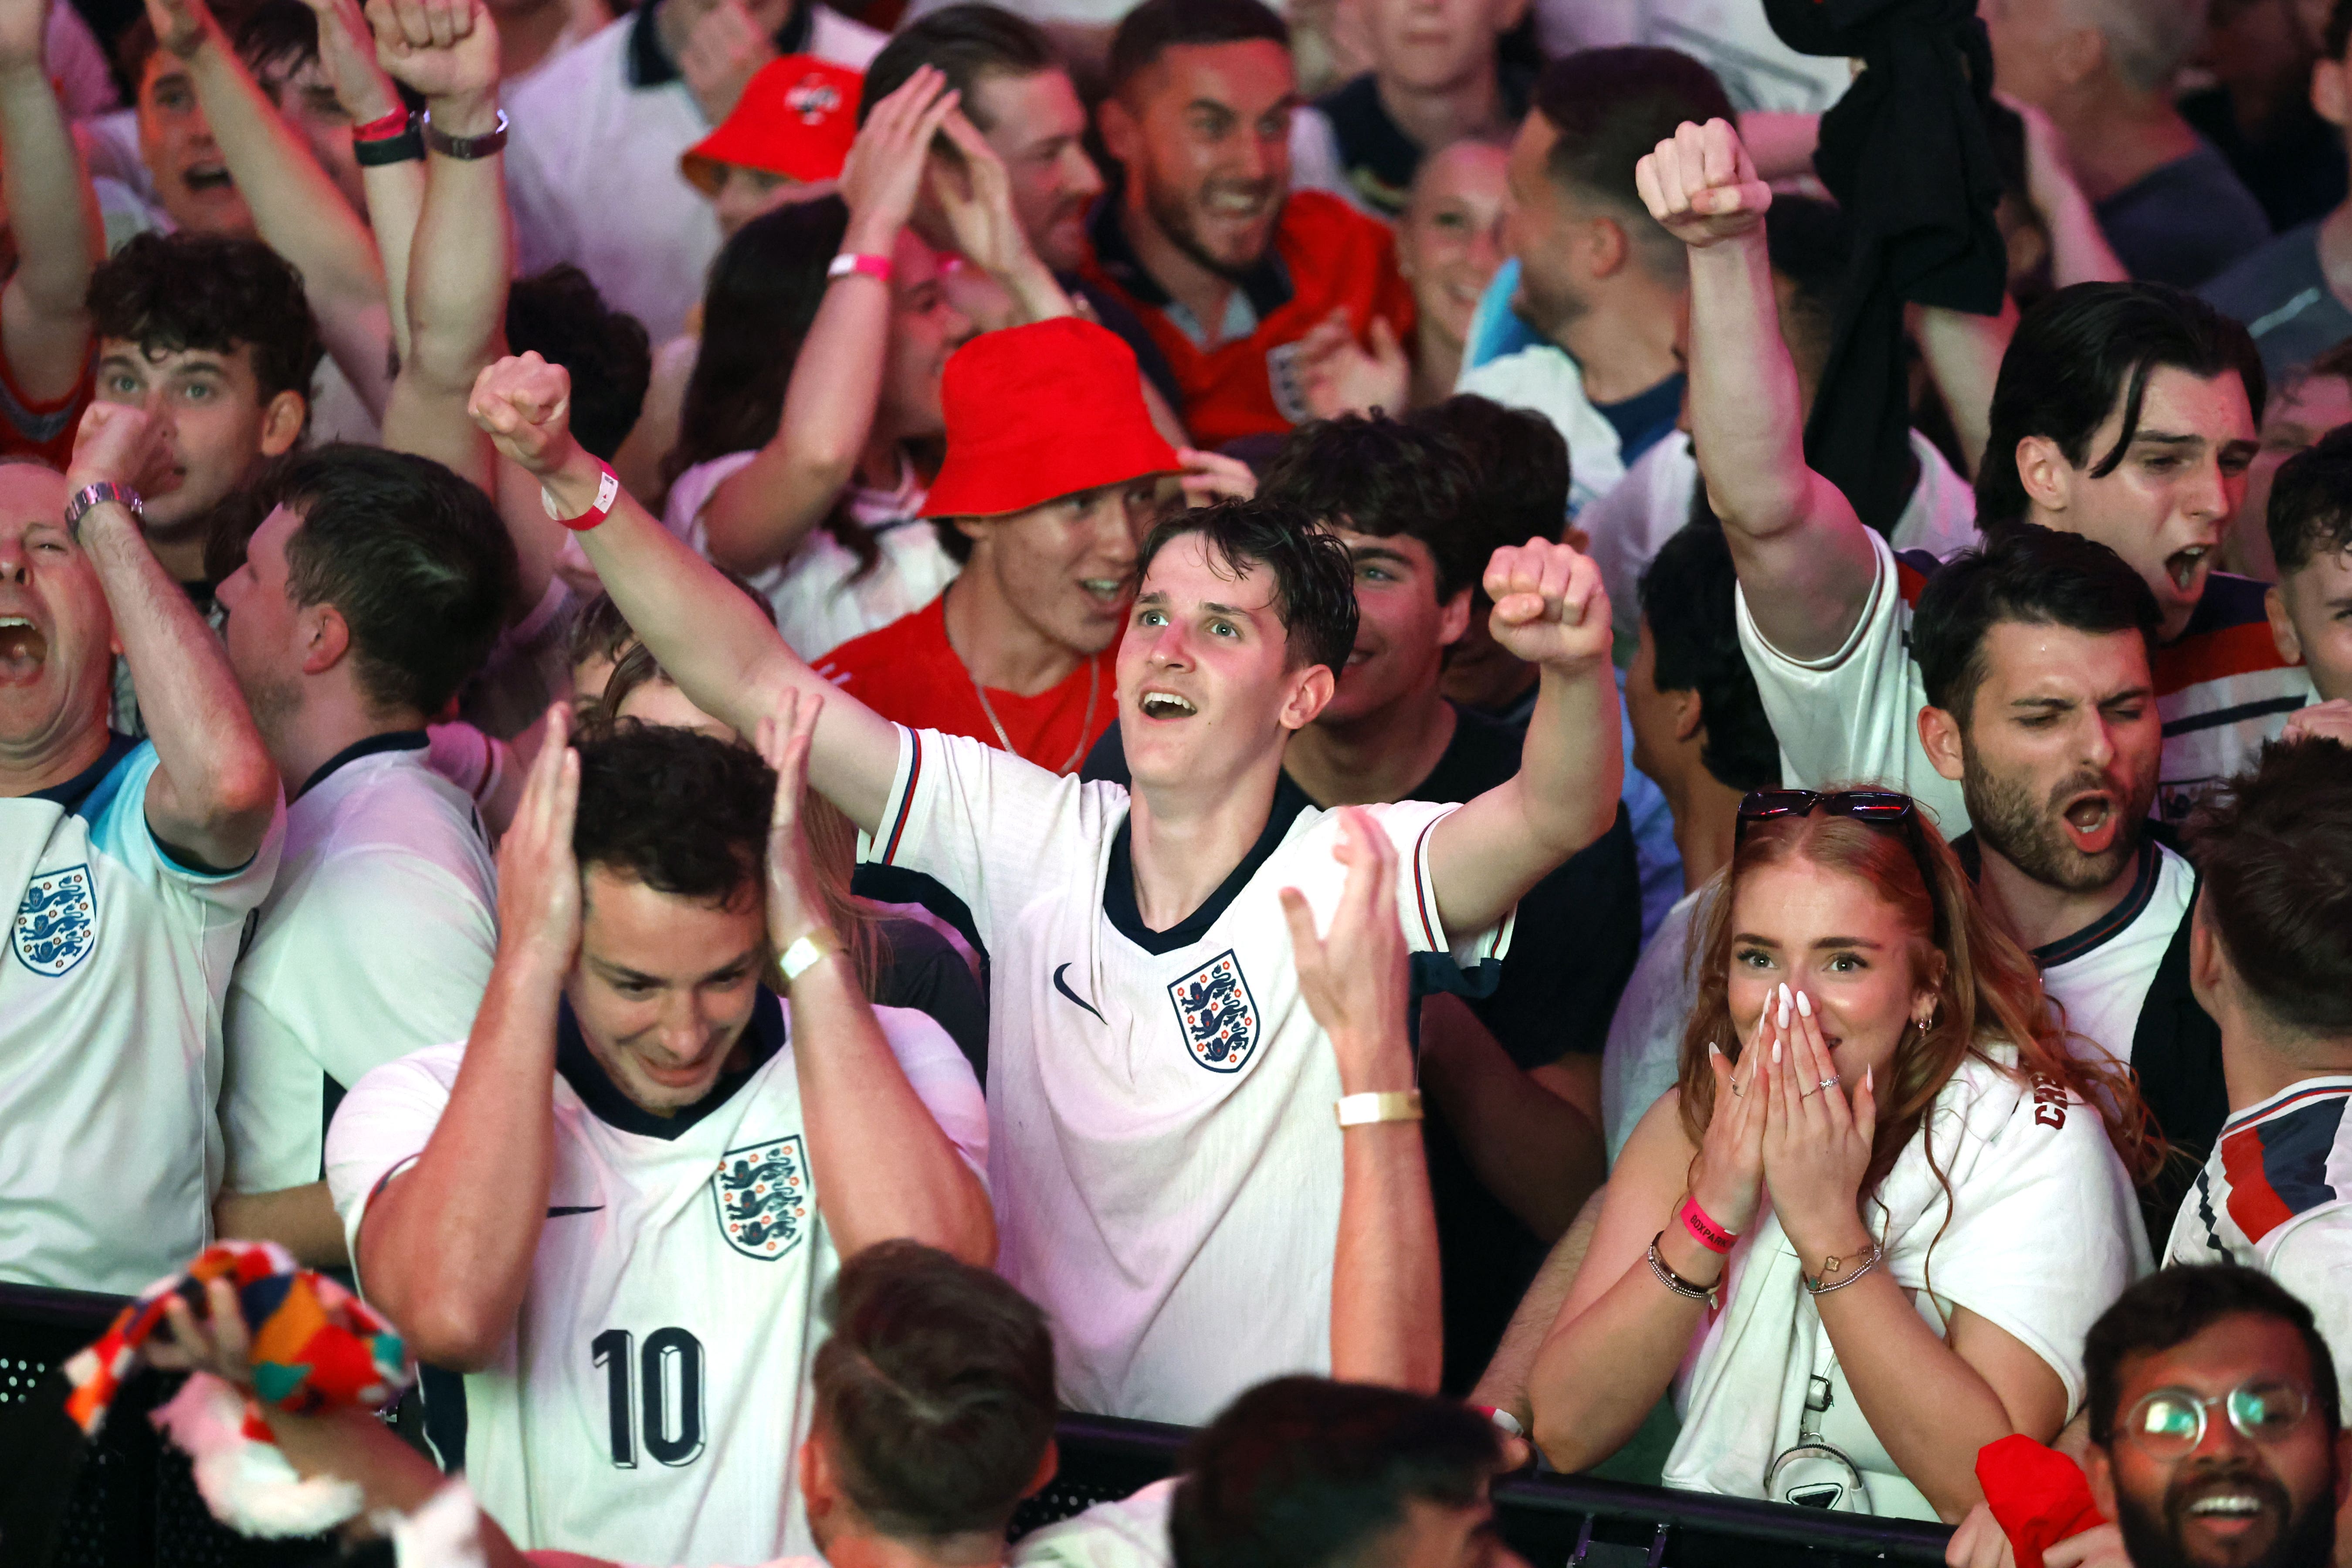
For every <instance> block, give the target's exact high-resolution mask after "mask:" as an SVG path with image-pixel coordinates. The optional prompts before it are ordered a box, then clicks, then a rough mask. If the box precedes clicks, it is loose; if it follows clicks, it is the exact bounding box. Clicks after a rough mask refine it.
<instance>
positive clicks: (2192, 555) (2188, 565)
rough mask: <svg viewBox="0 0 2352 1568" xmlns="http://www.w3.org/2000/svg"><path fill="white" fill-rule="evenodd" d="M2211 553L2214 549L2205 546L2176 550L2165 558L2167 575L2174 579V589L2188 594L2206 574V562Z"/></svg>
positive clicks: (2193, 545) (2197, 545) (2194, 545)
mask: <svg viewBox="0 0 2352 1568" xmlns="http://www.w3.org/2000/svg"><path fill="white" fill-rule="evenodd" d="M2211 553H2212V548H2211V547H2210V545H2204V544H2192V545H2190V546H2189V548H2188V549H2186V550H2176V551H2174V552H2172V553H2171V554H2169V555H2168V556H2166V557H2165V558H2164V571H2165V574H2166V575H2167V576H2168V577H2170V578H2171V579H2172V585H2173V586H2174V587H2176V588H2178V589H2179V590H2180V591H2181V592H2182V593H2184V594H2186V593H2188V592H2189V589H2190V587H2191V586H2192V585H2194V584H2196V583H2197V581H2198V580H2199V579H2200V578H2201V577H2202V576H2203V575H2204V574H2205V563H2206V560H2207V558H2208V557H2209V556H2210V555H2211Z"/></svg>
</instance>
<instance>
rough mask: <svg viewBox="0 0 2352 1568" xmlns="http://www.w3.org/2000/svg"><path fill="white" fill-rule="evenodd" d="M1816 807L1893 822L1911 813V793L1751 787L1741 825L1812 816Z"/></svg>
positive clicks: (1742, 803)
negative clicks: (1755, 788)
mask: <svg viewBox="0 0 2352 1568" xmlns="http://www.w3.org/2000/svg"><path fill="white" fill-rule="evenodd" d="M1816 811H1822V812H1827V813H1828V814H1829V815H1830V816H1851V817H1853V819H1854V820H1856V821H1857V822H1870V823H1884V824H1893V823H1897V822H1901V821H1902V820H1903V819H1904V818H1906V817H1907V816H1910V815H1911V797H1910V796H1909V795H1898V794H1896V793H1895V791H1893V790H1891V789H1841V790H1832V791H1830V792H1828V793H1827V794H1824V793H1822V791H1820V790H1817V789H1758V790H1750V791H1748V794H1747V795H1745V796H1743V797H1742V798H1741V800H1740V802H1739V826H1738V829H1737V830H1736V831H1738V832H1739V833H1745V832H1746V831H1747V830H1748V824H1749V823H1751V822H1769V821H1771V820H1772V819H1773V818H1774V817H1779V816H1812V814H1813V813H1814V812H1816Z"/></svg>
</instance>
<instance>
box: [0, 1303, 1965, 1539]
mask: <svg viewBox="0 0 2352 1568" xmlns="http://www.w3.org/2000/svg"><path fill="white" fill-rule="evenodd" d="M122 1304H123V1302H122V1299H121V1298H120V1297H112V1296H90V1295H82V1294H79V1293H78V1292H73V1291H62V1290H35V1289H26V1288H25V1287H22V1286H13V1285H0V1424H16V1425H20V1424H21V1423H22V1421H23V1419H24V1417H25V1415H26V1413H27V1410H28V1407H29V1406H30V1405H32V1403H33V1402H34V1401H36V1400H37V1399H41V1398H47V1399H50V1400H54V1399H55V1398H56V1397H58V1389H59V1388H60V1386H61V1376H62V1374H61V1373H59V1372H58V1370H57V1369H58V1367H59V1366H61V1364H62V1363H64V1361H65V1359H66V1358H67V1357H68V1356H69V1355H71V1354H72V1353H73V1352H75V1351H77V1350H79V1349H80V1348H81V1347H82V1346H83V1345H86V1344H88V1343H89V1342H91V1341H92V1340H95V1339H96V1338H97V1337H98V1336H99V1334H100V1333H101V1332H102V1331H104V1330H105V1327H106V1325H107V1323H108V1322H109V1321H111V1320H112V1318H113V1315H114V1313H115V1312H116V1311H117V1310H120V1308H121V1306H122ZM172 1388H173V1383H172V1381H171V1380H165V1379H163V1378H159V1377H156V1376H154V1375H152V1374H147V1375H142V1377H140V1378H138V1379H137V1380H135V1381H134V1382H133V1383H132V1384H129V1385H127V1386H126V1387H125V1388H124V1390H123V1394H122V1396H121V1398H120V1399H119V1400H117V1402H116V1405H115V1409H114V1413H113V1415H112V1416H111V1417H110V1419H109V1421H108V1422H107V1425H106V1427H105V1430H104V1431H103V1432H102V1433H101V1435H100V1439H99V1442H98V1444H97V1445H96V1447H94V1448H93V1450H92V1451H91V1453H90V1455H89V1458H87V1459H86V1460H85V1461H84V1462H83V1463H82V1465H81V1466H80V1468H79V1473H78V1474H75V1475H73V1476H72V1478H71V1480H70V1487H71V1491H70V1500H69V1501H68V1505H67V1507H66V1510H65V1520H64V1525H63V1528H62V1530H61V1531H60V1532H59V1536H58V1542H57V1548H56V1551H55V1553H54V1555H53V1556H52V1558H51V1563H52V1565H53V1568H295V1565H297V1564H310V1563H327V1562H331V1561H332V1560H333V1557H334V1555H335V1553H334V1551H333V1548H332V1547H331V1545H329V1544H328V1543H326V1542H320V1541H297V1542H258V1541H247V1540H246V1539H244V1538H242V1537H240V1536H237V1535H235V1534H232V1533H231V1532H229V1531H226V1530H225V1529H223V1528H222V1527H221V1526H220V1525H219V1524H217V1523H215V1521H214V1520H213V1519H212V1517H211V1515H210V1514H209V1513H207V1512H206V1511H205V1505H204V1501H203V1500H202V1499H201V1498H199V1497H198V1496H197V1495H196V1489H195V1483H194V1477H193V1475H192V1474H191V1472H190V1469H189V1467H188V1461H187V1459H186V1458H184V1456H182V1455H181V1454H180V1453H179V1451H178V1450H177V1449H175V1448H173V1447H172V1446H171V1445H170V1444H169V1443H167V1442H165V1441H163V1439H162V1437H161V1436H159V1435H158V1434H157V1433H156V1431H155V1429H154V1427H153V1426H152V1424H150V1422H149V1421H148V1420H147V1413H148V1412H149V1411H150V1410H152V1409H153V1408H154V1407H155V1405H158V1404H161V1403H162V1402H163V1400H165V1399H167V1398H169V1397H170V1394H171V1392H172ZM1188 1436H1191V1433H1190V1431H1189V1429H1187V1428H1185V1427H1181V1426H1160V1425H1157V1424H1155V1423H1152V1422H1146V1421H1118V1420H1113V1419H1110V1418H1109V1417H1107V1416H1100V1415H1064V1416H1063V1417H1062V1420H1061V1423H1060V1425H1059V1426H1058V1428H1057V1429H1056V1432H1055V1437H1056V1440H1057V1441H1058V1443H1059V1445H1060V1447H1061V1456H1062V1463H1061V1469H1060V1471H1059V1472H1058V1473H1057V1474H1056V1475H1055V1478H1054V1480H1053V1482H1052V1484H1051V1485H1049V1486H1048V1487H1047V1488H1046V1489H1045V1490H1044V1491H1042V1492H1040V1493H1039V1494H1038V1495H1037V1496H1036V1497H1034V1498H1032V1499H1031V1500H1029V1501H1027V1502H1025V1503H1024V1504H1023V1505H1022V1508H1021V1511H1020V1512H1019V1513H1018V1514H1017V1515H1016V1516H1015V1517H1014V1520H1013V1535H1014V1537H1015V1538H1016V1539H1017V1538H1018V1537H1020V1536H1021V1535H1024V1534H1025V1533H1027V1532H1028V1531H1032V1530H1034V1529H1037V1528H1038V1527H1040V1526H1042V1525H1045V1524H1050V1523H1052V1522H1054V1521H1056V1520H1060V1519H1066V1518H1067V1517H1069V1516H1070V1515H1071V1514H1074V1513H1076V1512H1078V1511H1079V1510H1082V1509H1086V1508H1088V1507H1091V1506H1092V1505H1094V1504H1096V1503H1097V1502H1106V1501H1109V1500H1112V1499H1116V1498H1122V1497H1125V1496H1127V1495H1128V1494H1129V1492H1132V1491H1134V1490H1135V1489H1137V1488H1138V1487H1141V1486H1146V1485H1149V1484H1150V1482H1152V1481H1156V1480H1159V1479H1162V1478H1164V1477H1166V1476H1169V1475H1171V1474H1173V1473H1174V1471H1175V1468H1176V1458H1177V1454H1178V1452H1179V1451H1180V1450H1181V1447H1183V1444H1184V1441H1185V1439H1186V1438H1187V1437H1188ZM36 1458H38V1456H36ZM28 1482H29V1484H38V1483H37V1481H32V1480H30V1478H28V1477H27V1475H26V1473H25V1472H24V1471H23V1470H21V1469H20V1470H19V1471H18V1472H17V1473H16V1474H10V1475H0V1492H5V1490H6V1489H11V1488H22V1487H24V1486H26V1485H27V1484H28ZM1495 1501H1496V1519H1497V1521H1498V1523H1499V1525H1500V1528H1501V1530H1502V1532H1503V1535H1504V1537H1505V1539H1507V1541H1508V1542H1510V1543H1511V1545H1512V1546H1513V1547H1514V1548H1515V1549H1516V1550H1517V1552H1519V1554H1520V1555H1521V1556H1523V1557H1525V1558H1526V1559H1527V1560H1528V1563H1530V1564H1532V1565H1533V1568H1846V1565H1848V1564H1855V1565H1858V1564H1861V1563H1868V1562H1885V1561H1892V1562H1900V1563H1922V1564H1928V1563H1941V1562H1942V1561H1943V1554H1944V1542H1945V1539H1946V1537H1947V1536H1948V1535H1949V1533H1950V1531H1948V1530H1946V1529H1944V1528H1943V1527H1941V1526H1939V1525H1931V1524H1922V1523H1917V1522H1915V1521H1908V1520H1887V1519H1874V1518H1871V1517H1869V1516H1867V1515H1861V1514H1843V1513H1823V1512H1820V1511H1817V1510H1811V1509H1802V1508H1790V1507H1787V1506H1784V1505H1781V1504H1778V1503H1763V1502H1749V1501H1746V1500H1740V1499H1736V1498H1724V1497H1717V1496H1713V1495H1710V1494H1706V1493H1698V1492H1678V1491H1668V1490H1665V1489H1663V1488H1659V1487H1645V1486H1634V1485H1630V1484H1627V1483H1623V1482H1617V1481H1602V1480H1595V1479H1590V1478H1587V1477H1579V1476H1553V1475H1543V1476H1522V1477H1516V1478H1513V1479H1509V1480H1507V1481H1505V1482H1503V1483H1501V1484H1500V1485H1499V1486H1497V1487H1496V1493H1495ZM15 1544H17V1543H14V1542H7V1541H5V1540H0V1563H5V1564H8V1565H9V1568H16V1564H18V1563H28V1561H29V1560H28V1559H26V1558H25V1557H22V1556H20V1555H19V1554H18V1553H17V1552H16V1551H13V1550H11V1547H12V1545H15Z"/></svg>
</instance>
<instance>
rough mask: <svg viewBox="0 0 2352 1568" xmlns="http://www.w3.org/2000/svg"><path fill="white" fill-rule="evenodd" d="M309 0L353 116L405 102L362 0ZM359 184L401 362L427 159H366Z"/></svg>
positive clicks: (366, 118) (328, 66)
mask: <svg viewBox="0 0 2352 1568" xmlns="http://www.w3.org/2000/svg"><path fill="white" fill-rule="evenodd" d="M304 4H306V5H309V6H310V14H311V15H312V16H315V17H317V18H318V23H319V68H320V72H321V74H323V75H324V76H325V77H326V79H327V81H328V84H329V85H330V86H331V87H332V88H333V89H335V100H336V101H337V102H339V103H341V105H342V106H343V112H344V113H345V114H346V115H348V116H350V118H351V121H352V124H353V125H355V126H363V125H373V124H375V123H377V122H378V121H383V120H387V119H389V118H390V117H391V116H392V115H394V114H395V113H399V112H401V111H402V110H404V109H405V108H406V105H405V104H404V102H403V100H402V99H401V96H400V89H398V88H396V87H394V85H393V80H392V79H391V78H390V77H388V76H386V75H384V73H383V68H382V67H381V66H379V65H377V64H376V52H375V35H374V34H373V31H371V30H370V28H369V26H368V22H367V18H366V17H365V16H362V15H361V14H360V0H304ZM360 188H361V190H362V193H363V194H364V195H366V197H367V219H368V227H369V229H370V230H371V231H372V232H373V235H374V237H375V246H376V251H377V255H378V257H379V258H380V267H379V270H381V271H382V272H383V300H384V303H385V305H386V306H387V307H388V309H389V312H390V315H391V318H392V346H393V359H394V363H398V362H400V361H403V360H405V359H406V358H407V357H408V251H409V245H410V242H411V241H412V240H414V239H415V234H416V218H417V214H418V213H419V211H420V210H422V208H423V207H424V205H425V162H424V160H423V159H421V158H404V159H402V160H400V161H399V162H397V163H362V164H361V165H360ZM388 390H389V386H388V384H387V391H388Z"/></svg>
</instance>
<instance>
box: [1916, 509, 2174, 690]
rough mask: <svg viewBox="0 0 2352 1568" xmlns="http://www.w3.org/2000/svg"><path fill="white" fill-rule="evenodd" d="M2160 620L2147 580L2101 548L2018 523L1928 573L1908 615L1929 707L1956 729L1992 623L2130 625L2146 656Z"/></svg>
mask: <svg viewBox="0 0 2352 1568" xmlns="http://www.w3.org/2000/svg"><path fill="white" fill-rule="evenodd" d="M2163 619H2164V616H2163V612H2162V611H2161V610H2159V609H2158V608H2157V604H2156V595H2154V594H2152V593H2150V592H2149V591H2148V586H2147V582H2146V581H2145V580H2144V579H2143V578H2142V577H2141V576H2140V574H2138V573H2137V572H2135V571H2133V570H2132V569H2131V568H2130V567H2129V566H2127V565H2126V564H2125V563H2124V560H2123V557H2122V556H2120V555H2117V554H2116V552H2114V551H2112V550H2110V549H2108V548H2107V547H2106V546H2105V545H2104V544H2101V543H2099V542H2097V541H2095V540H2091V539H2085V538H2084V537H2083V536H2082V535H2081V534H2079V533H2061V532H2059V531H2057V530H2055V529H2050V528H2042V527H2038V526H2036V525H2035V524H2032V523H2019V524H2018V525H2016V526H2015V527H2013V528H2007V529H2003V530H2001V531H2000V532H1998V533H1995V534H1991V535H1990V536H1988V537H1987V538H1986V540H1985V542H1983V543H1982V544H1981V545H1979V546H1977V547H1975V548H1973V549H1969V550H1963V551H1961V552H1959V553H1958V554H1957V555H1955V556H1953V557H1952V558H1951V559H1950V560H1948V561H1947V562H1945V563H1944V564H1943V568H1942V569H1941V570H1940V571H1938V572H1937V573H1936V574H1934V575H1932V576H1930V577H1929V578H1928V579H1927V587H1926V588H1924V589H1922V590H1921V591H1920V595H1919V602H1918V604H1917V605H1916V607H1915V608H1914V610H1913V611H1912V615H1911V656H1912V658H1916V659H1917V660H1918V661H1919V683H1920V686H1921V687H1922V688H1923V689H1924V691H1925V693H1926V696H1927V702H1928V705H1929V706H1930V707H1934V708H1940V709H1942V710H1944V711H1945V712H1947V713H1949V714H1951V715H1952V716H1953V717H1954V718H1956V719H1958V721H1959V722H1960V726H1961V728H1962V729H1963V730H1965V729H1966V728H1967V727H1968V724H1969V709H1970V708H1971V706H1972V705H1973V704H1974V703H1975V701H1976V695H1977V688H1978V687H1979V686H1981V685H1983V684H1984V679H1985V674H1986V669H1985V648H1984V645H1985V637H1986V635H1987V634H1988V633H1990V631H1991V630H1992V628H1993V627H1994V626H1999V625H2000V624H2001V623H2002V622H2004V621H2021V622H2023V623H2025V624H2026V625H2028V626H2065V627H2067V628H2068V629H2070V630H2073V631H2078V632H2090V633H2095V634H2103V633H2107V632H2129V631H2137V633H2139V635H2140V637H2141V639H2142V640H2143V642H2144V643H2145V644H2146V645H2147V649H2148V653H2149V656H2150V657H2151V658H2153V657H2154V656H2155V651H2156V637H2157V632H2158V628H2159V627H2160V626H2161V625H2162V624H2163Z"/></svg>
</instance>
